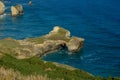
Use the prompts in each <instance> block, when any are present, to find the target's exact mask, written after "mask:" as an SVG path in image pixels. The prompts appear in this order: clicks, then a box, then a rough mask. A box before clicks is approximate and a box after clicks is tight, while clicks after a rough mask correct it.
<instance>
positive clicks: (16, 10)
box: [11, 4, 23, 16]
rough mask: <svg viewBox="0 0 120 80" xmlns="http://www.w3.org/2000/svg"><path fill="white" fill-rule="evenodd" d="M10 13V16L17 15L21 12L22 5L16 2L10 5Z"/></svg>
mask: <svg viewBox="0 0 120 80" xmlns="http://www.w3.org/2000/svg"><path fill="white" fill-rule="evenodd" d="M11 14H12V16H17V15H21V14H23V7H22V5H20V4H18V5H16V6H11Z"/></svg>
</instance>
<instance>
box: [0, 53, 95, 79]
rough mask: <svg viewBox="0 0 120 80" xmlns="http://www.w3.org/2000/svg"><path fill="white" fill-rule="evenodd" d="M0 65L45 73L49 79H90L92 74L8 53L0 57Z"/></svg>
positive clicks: (29, 71) (40, 73)
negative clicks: (19, 57)
mask: <svg viewBox="0 0 120 80" xmlns="http://www.w3.org/2000/svg"><path fill="white" fill-rule="evenodd" d="M0 67H4V68H7V69H9V68H12V69H14V70H15V71H19V72H20V73H21V74H23V75H25V76H28V75H35V74H36V75H41V76H45V75H47V76H48V77H50V78H51V79H57V78H58V79H64V80H80V79H81V80H92V79H94V77H93V76H91V75H90V74H88V73H87V72H85V71H82V70H78V69H75V70H69V69H66V68H62V67H58V66H56V65H54V64H53V63H52V62H44V61H43V60H41V59H40V58H38V57H32V58H29V59H22V60H19V59H16V58H14V57H12V56H10V55H5V56H3V57H1V58H0Z"/></svg>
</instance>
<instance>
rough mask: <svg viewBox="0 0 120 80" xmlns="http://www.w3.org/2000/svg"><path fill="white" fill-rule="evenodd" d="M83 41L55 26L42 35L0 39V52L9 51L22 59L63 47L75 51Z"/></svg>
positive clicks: (81, 45) (80, 46)
mask: <svg viewBox="0 0 120 80" xmlns="http://www.w3.org/2000/svg"><path fill="white" fill-rule="evenodd" d="M83 42H84V39H83V38H79V37H70V32H69V31H68V30H66V29H64V28H61V27H59V26H56V27H54V28H53V30H52V31H51V32H49V34H47V35H44V36H42V37H38V38H28V39H24V40H15V39H11V38H8V39H4V40H0V53H1V54H2V53H8V52H9V53H12V54H13V55H15V56H16V57H17V58H19V59H22V58H28V57H32V56H35V55H36V56H42V55H45V54H48V53H51V52H53V51H56V50H59V49H63V48H68V51H70V52H77V51H79V50H80V49H81V48H82V47H83ZM4 45H6V46H4Z"/></svg>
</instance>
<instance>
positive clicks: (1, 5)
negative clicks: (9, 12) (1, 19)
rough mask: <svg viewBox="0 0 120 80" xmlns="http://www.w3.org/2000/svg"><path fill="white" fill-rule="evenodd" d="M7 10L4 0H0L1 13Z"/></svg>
mask: <svg viewBox="0 0 120 80" xmlns="http://www.w3.org/2000/svg"><path fill="white" fill-rule="evenodd" d="M4 11H5V5H4V3H3V2H1V1H0V15H1V14H3V13H4Z"/></svg>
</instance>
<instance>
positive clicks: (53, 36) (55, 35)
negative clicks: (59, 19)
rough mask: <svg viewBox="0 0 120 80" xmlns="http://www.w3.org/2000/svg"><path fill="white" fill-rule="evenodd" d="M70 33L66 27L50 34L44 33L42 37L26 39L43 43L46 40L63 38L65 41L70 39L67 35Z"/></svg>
mask: <svg viewBox="0 0 120 80" xmlns="http://www.w3.org/2000/svg"><path fill="white" fill-rule="evenodd" d="M67 33H68V31H67V30H65V29H64V28H61V27H60V28H59V30H58V32H53V33H52V32H50V33H49V34H48V35H44V36H42V37H37V38H28V39H26V41H30V42H34V43H39V44H42V43H43V42H44V41H46V40H63V41H69V40H70V39H69V38H68V37H66V34H67Z"/></svg>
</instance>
